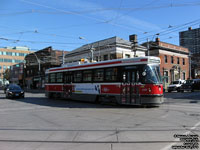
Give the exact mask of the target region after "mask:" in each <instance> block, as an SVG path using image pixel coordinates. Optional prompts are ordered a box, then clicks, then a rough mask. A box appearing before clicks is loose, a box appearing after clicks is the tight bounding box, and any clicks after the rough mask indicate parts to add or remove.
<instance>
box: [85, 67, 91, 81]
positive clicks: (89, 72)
mask: <svg viewBox="0 0 200 150" xmlns="http://www.w3.org/2000/svg"><path fill="white" fill-rule="evenodd" d="M83 82H92V70H86V71H83Z"/></svg>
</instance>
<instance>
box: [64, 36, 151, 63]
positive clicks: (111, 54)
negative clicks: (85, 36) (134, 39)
mask: <svg viewBox="0 0 200 150" xmlns="http://www.w3.org/2000/svg"><path fill="white" fill-rule="evenodd" d="M146 51H147V49H146V48H145V47H143V46H141V45H138V44H137V43H135V44H133V43H131V42H130V41H127V40H124V39H121V38H119V37H111V38H108V39H105V40H101V41H97V42H94V43H88V44H86V45H83V46H81V47H79V48H77V49H75V50H73V51H71V52H68V53H67V54H66V55H65V63H71V62H77V61H80V60H81V59H88V60H90V61H92V60H93V61H103V60H111V59H118V58H133V57H140V56H145V53H146Z"/></svg>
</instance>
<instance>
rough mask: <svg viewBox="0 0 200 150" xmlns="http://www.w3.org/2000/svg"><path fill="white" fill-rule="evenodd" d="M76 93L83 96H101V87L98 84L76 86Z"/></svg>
mask: <svg viewBox="0 0 200 150" xmlns="http://www.w3.org/2000/svg"><path fill="white" fill-rule="evenodd" d="M74 92H75V93H81V94H99V93H100V85H98V84H88V85H86V84H76V85H75V87H74Z"/></svg>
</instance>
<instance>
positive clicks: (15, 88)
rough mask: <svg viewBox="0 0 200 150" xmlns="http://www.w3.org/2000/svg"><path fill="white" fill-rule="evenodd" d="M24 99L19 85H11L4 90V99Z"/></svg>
mask: <svg viewBox="0 0 200 150" xmlns="http://www.w3.org/2000/svg"><path fill="white" fill-rule="evenodd" d="M18 97H19V98H24V90H23V89H21V87H20V86H19V85H16V84H11V85H9V86H8V88H7V90H6V98H18Z"/></svg>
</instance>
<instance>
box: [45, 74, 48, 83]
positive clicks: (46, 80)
mask: <svg viewBox="0 0 200 150" xmlns="http://www.w3.org/2000/svg"><path fill="white" fill-rule="evenodd" d="M45 83H49V75H48V74H46V75H45Z"/></svg>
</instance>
